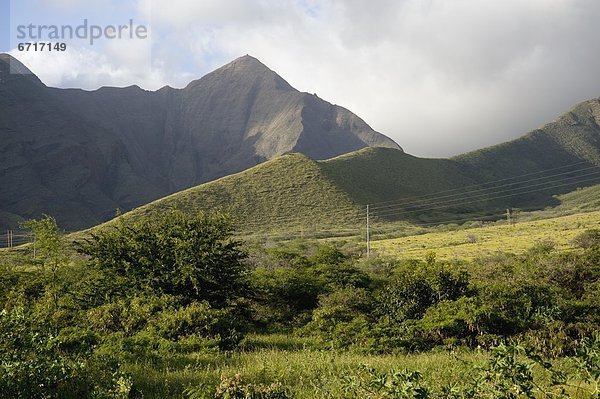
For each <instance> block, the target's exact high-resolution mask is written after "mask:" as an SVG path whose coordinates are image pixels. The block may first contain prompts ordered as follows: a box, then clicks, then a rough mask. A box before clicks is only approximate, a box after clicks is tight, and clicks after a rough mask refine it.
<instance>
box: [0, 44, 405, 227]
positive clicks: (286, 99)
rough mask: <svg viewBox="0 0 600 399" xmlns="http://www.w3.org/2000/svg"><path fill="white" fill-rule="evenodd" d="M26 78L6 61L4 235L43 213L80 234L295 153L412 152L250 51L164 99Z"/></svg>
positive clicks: (1, 76)
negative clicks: (58, 86) (303, 90)
mask: <svg viewBox="0 0 600 399" xmlns="http://www.w3.org/2000/svg"><path fill="white" fill-rule="evenodd" d="M11 64H12V66H13V69H14V70H20V71H21V72H23V73H22V74H15V73H9V72H10V65H11ZM26 72H28V71H27V70H26V68H25V67H24V66H22V65H21V64H20V63H19V62H18V61H17V60H16V59H14V58H12V57H10V56H8V55H5V54H4V55H0V138H1V140H0V154H1V155H2V156H1V157H0V185H1V186H2V188H3V189H2V191H1V192H0V229H4V228H7V227H14V226H15V225H16V224H17V223H18V221H19V220H20V219H22V218H31V217H36V216H38V215H40V214H41V213H48V214H52V215H54V216H55V217H57V219H58V220H59V222H60V223H61V225H63V226H65V227H66V228H67V229H70V230H73V229H79V228H83V227H87V226H91V225H93V224H96V223H99V222H102V221H104V220H107V219H109V218H110V217H112V216H113V215H114V213H115V211H116V210H117V209H121V210H124V211H127V210H129V209H132V208H134V207H136V206H139V205H142V204H145V203H148V202H150V201H152V200H154V199H157V198H159V197H162V196H165V195H168V194H171V193H174V192H176V191H179V190H182V189H185V188H188V187H192V186H195V185H198V184H201V183H203V182H207V181H211V180H214V179H216V178H219V177H222V176H225V175H228V174H231V173H236V172H239V171H242V170H245V169H247V168H249V167H251V166H254V165H257V164H259V163H261V162H264V161H266V160H269V159H273V158H276V157H278V156H280V155H283V154H287V153H292V152H299V153H302V154H304V155H306V156H308V157H310V158H313V159H326V158H331V157H335V156H337V155H341V154H344V153H347V152H350V151H354V150H358V149H361V148H365V147H389V148H395V149H398V150H401V149H400V147H399V146H398V145H397V144H396V143H395V142H394V141H392V140H391V139H389V138H387V137H386V136H384V135H382V134H380V133H378V132H375V131H374V130H373V129H371V128H370V127H369V126H368V125H367V124H366V123H365V122H364V121H363V120H361V119H360V118H359V117H357V116H356V115H354V114H353V113H351V112H350V111H348V110H346V109H344V108H342V107H339V106H336V105H332V104H330V103H328V102H326V101H324V100H322V99H320V98H318V97H316V96H314V95H310V94H307V93H301V92H299V91H297V90H295V89H294V88H293V87H291V86H290V85H289V84H288V83H287V82H286V81H285V80H284V79H282V78H281V77H280V76H278V75H277V74H276V73H275V72H273V71H272V70H270V69H269V68H267V67H266V66H265V65H263V64H262V63H260V61H258V60H257V59H255V58H253V57H250V56H244V57H241V58H238V59H236V60H235V61H233V62H231V63H229V64H227V65H225V66H223V67H221V68H219V69H217V70H216V71H214V72H212V73H210V74H208V75H206V76H204V77H203V78H201V79H199V80H196V81H193V82H191V83H190V84H189V85H188V86H187V87H185V88H183V89H173V88H170V87H164V88H162V89H160V90H158V91H155V92H151V91H146V90H142V89H141V88H139V87H137V86H131V87H126V88H112V87H104V88H101V89H99V90H95V91H91V92H90V91H84V90H77V89H56V88H49V87H46V86H45V85H44V84H43V83H42V82H41V81H40V80H39V79H38V78H37V77H36V76H35V75H33V74H30V73H26Z"/></svg>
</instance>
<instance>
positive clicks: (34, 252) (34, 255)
mask: <svg viewBox="0 0 600 399" xmlns="http://www.w3.org/2000/svg"><path fill="white" fill-rule="evenodd" d="M35 238H36V237H35V234H34V235H33V260H35Z"/></svg>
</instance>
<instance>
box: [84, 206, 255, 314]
mask: <svg viewBox="0 0 600 399" xmlns="http://www.w3.org/2000/svg"><path fill="white" fill-rule="evenodd" d="M231 233H232V230H231V224H230V223H229V220H228V218H227V217H226V216H225V215H223V214H221V213H214V214H205V213H199V214H196V215H189V214H185V213H184V212H181V211H178V210H172V211H169V212H165V213H162V214H160V215H157V216H152V217H146V218H144V219H142V220H139V221H137V222H130V221H127V220H126V219H124V218H123V217H121V218H120V219H119V221H118V222H117V223H116V224H115V225H114V226H113V227H109V228H104V229H102V230H99V231H98V232H95V233H92V234H91V238H88V239H86V240H84V241H83V242H79V243H77V246H78V251H79V252H80V253H82V254H85V255H87V256H89V258H90V260H89V261H90V264H91V265H92V266H94V267H98V268H100V269H102V270H104V271H108V272H111V273H114V274H115V276H116V277H118V278H121V279H122V280H123V281H125V284H126V285H127V286H128V287H129V288H130V289H133V290H150V291H152V292H154V293H155V294H170V295H176V296H179V297H180V298H182V299H184V300H185V301H188V302H189V301H194V300H207V301H208V302H209V303H210V304H211V306H213V307H223V306H226V305H227V303H228V301H230V300H232V299H235V298H236V297H238V296H239V295H240V294H241V293H242V291H243V290H244V287H245V284H244V281H245V278H244V277H245V271H246V267H245V264H244V259H245V258H246V256H247V255H246V253H245V252H244V251H243V250H242V249H240V245H241V243H240V242H239V241H236V240H234V239H232V237H231Z"/></svg>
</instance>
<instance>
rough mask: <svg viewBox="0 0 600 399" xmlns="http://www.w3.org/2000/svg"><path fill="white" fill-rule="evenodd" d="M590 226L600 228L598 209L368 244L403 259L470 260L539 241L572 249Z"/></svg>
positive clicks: (519, 250) (515, 250) (520, 249)
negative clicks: (433, 255) (574, 242)
mask: <svg viewBox="0 0 600 399" xmlns="http://www.w3.org/2000/svg"><path fill="white" fill-rule="evenodd" d="M592 228H600V211H596V212H589V213H580V214H575V215H569V216H562V217H556V218H551V219H542V220H533V221H525V222H518V223H516V224H514V225H508V224H505V223H504V224H495V225H486V226H484V227H480V228H472V229H466V230H454V231H448V232H433V233H427V234H421V235H415V236H408V237H401V238H392V239H384V240H377V241H373V242H372V244H371V247H372V249H373V250H374V251H375V252H377V253H380V254H385V255H394V256H399V257H402V258H423V257H424V256H425V254H427V253H428V252H430V251H434V252H435V253H436V255H437V256H438V257H439V258H443V259H451V258H452V259H453V258H458V259H472V258H476V257H482V256H486V255H491V254H494V253H497V252H508V253H522V252H525V251H527V250H528V249H530V248H531V247H532V246H534V245H536V244H538V243H541V242H552V243H554V244H555V249H557V250H566V249H571V248H573V244H572V241H573V239H574V238H575V237H576V236H577V235H578V234H581V233H582V232H583V231H585V230H587V229H592Z"/></svg>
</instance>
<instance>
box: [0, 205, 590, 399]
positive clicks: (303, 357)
mask: <svg viewBox="0 0 600 399" xmlns="http://www.w3.org/2000/svg"><path fill="white" fill-rule="evenodd" d="M26 227H28V228H29V229H31V230H33V231H34V232H35V233H36V237H37V241H36V258H35V259H33V252H32V250H33V248H31V247H27V248H21V249H19V251H18V252H7V251H3V252H2V253H1V255H2V257H1V258H0V261H1V262H2V263H1V265H0V266H2V273H1V274H0V309H1V310H0V397H7V398H32V397H33V398H53V397H56V398H69V397H72V398H80V397H94V398H118V397H123V398H125V397H144V398H148V397H156V398H166V397H182V396H187V397H190V398H209V397H210V398H290V397H297V398H314V397H347V398H354V397H364V398H409V397H410V398H413V397H414V398H479V397H490V398H492V397H498V398H519V397H578V398H593V397H598V394H599V392H600V391H599V384H600V337H599V336H598V335H597V332H598V330H599V327H600V295H599V293H600V231H598V230H593V229H590V230H587V231H585V232H584V233H582V234H580V235H579V236H577V237H576V239H575V240H574V243H573V245H574V246H575V247H576V248H577V249H576V250H572V251H555V250H554V249H553V247H552V246H550V245H545V244H544V243H541V244H538V245H535V246H533V247H532V248H530V250H529V251H527V252H526V253H523V254H519V255H515V254H497V255H495V256H493V257H488V258H479V259H475V260H471V261H457V260H453V261H449V260H441V259H438V257H437V256H436V254H435V253H434V252H429V253H427V254H426V256H424V257H423V258H422V259H414V260H408V259H398V258H393V257H373V258H369V259H365V258H360V257H358V256H354V255H352V254H351V253H346V252H344V251H342V250H340V249H339V248H338V247H336V246H335V245H333V244H322V243H318V242H314V241H293V242H288V243H285V244H279V245H274V246H270V247H268V248H265V247H264V246H260V245H256V244H249V243H243V242H241V241H238V240H236V239H235V238H234V236H233V233H234V232H233V231H232V230H231V224H230V222H229V220H228V218H227V217H225V216H223V215H222V214H194V215H189V214H185V213H183V212H180V211H169V212H164V213H162V214H160V215H155V216H153V217H152V218H140V219H139V220H137V221H135V222H132V221H129V220H128V219H119V220H118V221H117V222H116V223H114V224H113V225H112V226H110V227H107V228H105V229H102V230H97V231H95V232H94V233H93V234H91V235H90V236H89V237H87V238H86V239H81V240H78V242H77V243H75V244H72V243H69V242H65V238H64V237H63V236H62V235H61V233H60V229H59V227H58V226H57V225H56V222H55V221H54V219H52V218H51V217H44V218H42V219H40V220H37V221H30V222H28V223H27V226H26Z"/></svg>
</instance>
